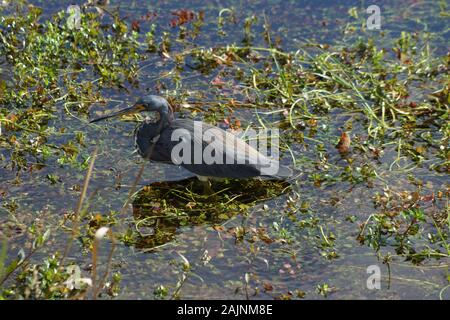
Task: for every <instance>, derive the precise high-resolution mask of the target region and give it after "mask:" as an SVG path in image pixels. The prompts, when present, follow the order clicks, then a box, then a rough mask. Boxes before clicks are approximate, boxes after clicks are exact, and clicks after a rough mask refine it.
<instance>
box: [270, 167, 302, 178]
mask: <svg viewBox="0 0 450 320" xmlns="http://www.w3.org/2000/svg"><path fill="white" fill-rule="evenodd" d="M301 174H302V172H300V171H298V170H295V169H293V168H291V167H288V166H284V165H281V164H280V166H279V168H278V172H277V173H276V174H273V175H268V176H266V177H267V178H269V179H276V180H286V181H288V182H290V181H294V180H296V179H297V178H298V177H299V176H300V175H301Z"/></svg>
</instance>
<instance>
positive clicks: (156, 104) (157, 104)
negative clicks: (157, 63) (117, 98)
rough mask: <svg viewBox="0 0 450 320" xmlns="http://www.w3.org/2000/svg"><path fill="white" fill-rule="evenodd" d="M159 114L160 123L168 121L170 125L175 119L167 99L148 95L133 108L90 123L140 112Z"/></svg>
mask: <svg viewBox="0 0 450 320" xmlns="http://www.w3.org/2000/svg"><path fill="white" fill-rule="evenodd" d="M143 111H145V112H157V113H158V114H159V117H160V121H163V122H165V121H167V122H168V123H170V122H171V121H172V119H173V112H172V108H171V107H170V105H169V103H168V102H167V100H166V99H164V98H163V97H160V96H155V95H147V96H143V97H141V98H139V100H138V101H136V103H135V104H134V105H132V106H131V107H128V108H125V109H122V110H119V111H117V112H114V113H112V114H110V115H107V116H103V117H100V118H97V119H94V120H91V121H90V122H91V123H92V122H97V121H100V120H105V119H108V118H113V117H117V116H122V115H128V114H134V113H138V112H143Z"/></svg>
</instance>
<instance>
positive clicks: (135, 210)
mask: <svg viewBox="0 0 450 320" xmlns="http://www.w3.org/2000/svg"><path fill="white" fill-rule="evenodd" d="M137 3H138V2H132V1H130V2H129V5H127V6H117V3H116V2H115V1H111V4H109V1H105V2H101V3H100V2H94V1H90V2H88V3H86V4H83V5H80V13H81V15H80V20H79V23H80V24H79V25H78V26H77V25H76V22H77V21H73V20H71V17H70V12H68V11H67V8H63V7H61V6H60V4H59V3H57V2H53V1H46V2H42V1H24V0H20V1H15V2H14V3H13V2H10V1H3V2H2V5H1V6H0V13H1V16H0V72H1V74H0V129H1V131H0V132H1V134H0V164H1V166H0V171H1V175H2V182H1V184H0V201H1V206H0V298H5V299H13V298H26V299H61V298H71V299H82V298H92V299H96V298H98V297H103V298H112V297H115V296H118V297H119V298H147V299H148V298H156V299H170V298H172V299H176V298H195V299H199V298H219V299H222V298H242V299H253V298H256V299H260V298H273V299H302V298H307V299H316V298H329V297H331V298H355V297H356V296H357V297H364V298H434V299H436V298H441V299H448V297H449V293H450V290H449V281H450V277H449V271H448V268H449V256H450V251H449V248H450V244H449V233H450V227H449V225H450V219H449V209H448V208H449V206H448V201H449V197H450V195H449V183H448V181H449V180H448V175H449V173H450V146H449V140H450V121H449V114H450V112H449V111H450V110H449V108H450V79H449V77H448V74H449V63H450V55H449V52H448V47H447V43H448V38H449V33H448V28H447V29H446V26H448V19H449V15H448V6H447V4H446V3H445V1H439V2H438V5H433V6H432V5H430V4H429V3H427V2H416V1H413V2H410V1H406V2H405V3H404V4H401V6H402V7H401V8H399V6H400V4H389V5H388V4H386V5H385V6H384V7H383V10H382V14H383V19H382V21H383V26H382V29H381V30H376V31H375V30H368V29H367V27H366V18H367V17H366V16H365V8H362V7H349V6H348V5H347V4H345V5H344V4H334V6H333V7H332V8H330V7H324V6H322V5H321V4H319V3H315V4H314V5H311V8H309V7H304V8H303V7H302V8H300V7H299V6H298V5H297V4H296V3H295V2H292V3H291V2H282V4H281V2H280V4H277V2H276V1H275V2H274V3H273V4H271V8H270V10H266V14H256V13H255V12H261V11H262V10H260V9H261V8H265V6H267V4H266V3H265V2H259V1H257V2H256V3H254V4H251V5H250V4H249V5H248V6H246V7H245V8H243V7H242V6H241V5H239V4H236V6H235V7H234V8H224V7H221V6H219V5H217V4H208V5H206V4H205V5H202V6H200V7H199V5H198V4H190V3H189V2H188V3H186V4H185V7H184V8H181V7H179V6H178V4H173V3H166V2H165V1H162V2H161V4H160V5H158V6H157V7H153V6H152V7H150V6H147V5H140V6H137V5H136V4H137ZM311 10H313V11H314V14H312V11H311ZM287 21H289V22H290V23H289V25H287V24H286V22H287ZM148 93H152V94H158V95H161V96H164V97H165V98H167V100H168V101H169V102H170V104H171V105H172V106H173V107H174V110H175V112H177V117H180V118H183V117H185V118H192V119H200V118H201V119H202V120H203V121H205V122H208V123H211V124H214V125H218V126H220V127H222V128H225V129H228V130H230V131H232V132H236V131H238V130H242V131H245V130H250V129H257V128H270V127H277V128H279V129H280V144H281V146H280V147H281V150H280V151H281V156H282V159H281V162H282V163H292V166H293V167H295V169H296V170H297V171H298V172H299V175H298V176H297V177H296V179H295V181H292V183H287V182H281V181H268V180H258V179H256V180H225V181H215V182H213V190H214V192H215V194H214V195H213V196H206V195H205V194H204V193H203V191H202V186H201V185H200V184H199V183H198V182H197V181H196V179H194V178H187V176H186V172H183V171H182V170H181V169H179V168H177V167H175V166H172V167H170V168H167V167H164V166H163V165H159V164H157V163H152V162H150V163H146V162H143V160H141V159H140V158H139V157H138V155H136V154H134V153H132V152H133V150H132V145H133V141H132V138H131V136H132V132H133V126H135V125H136V123H135V122H138V121H141V120H142V118H141V117H140V116H134V117H128V118H126V119H124V120H126V121H123V122H121V123H120V124H117V122H115V121H111V122H106V123H105V124H104V125H102V126H99V125H94V124H89V122H88V120H89V119H92V118H94V116H95V115H96V113H97V112H101V113H104V112H109V111H112V109H117V108H119V107H120V105H122V104H128V103H132V102H134V101H135V100H136V97H138V96H142V95H143V94H148ZM116 121H119V120H116ZM94 150H95V151H94ZM94 160H95V163H94ZM83 181H84V182H83ZM98 232H100V233H101V235H102V237H100V239H103V240H101V242H100V240H99V238H98V237H97V236H99V234H98ZM136 249H137V250H136ZM373 265H375V266H377V267H379V268H380V270H381V283H382V288H381V290H369V289H366V285H365V284H366V283H367V282H366V280H367V277H368V274H367V270H369V269H368V267H369V266H373ZM122 284H123V285H122Z"/></svg>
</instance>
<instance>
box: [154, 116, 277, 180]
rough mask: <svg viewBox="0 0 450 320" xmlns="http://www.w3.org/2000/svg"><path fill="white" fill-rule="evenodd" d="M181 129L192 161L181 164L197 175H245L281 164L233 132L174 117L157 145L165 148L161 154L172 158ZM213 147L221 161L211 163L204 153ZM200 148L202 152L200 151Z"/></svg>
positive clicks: (257, 174)
mask: <svg viewBox="0 0 450 320" xmlns="http://www.w3.org/2000/svg"><path fill="white" fill-rule="evenodd" d="M176 130H180V131H178V133H179V135H177V134H175V135H174V133H175V132H176ZM182 132H184V133H185V136H184V137H182V138H181V139H185V142H188V143H190V145H191V150H190V151H191V152H190V153H191V157H190V163H186V162H184V163H182V164H181V165H182V166H183V167H185V168H186V169H188V170H190V171H192V172H194V173H196V174H198V175H205V176H216V177H230V178H246V177H254V176H259V175H264V170H263V169H264V168H266V167H270V166H273V165H275V166H276V167H277V168H278V162H276V161H275V160H273V159H270V158H268V157H266V156H264V155H263V154H261V153H260V152H258V151H257V150H256V149H255V148H254V147H252V146H251V145H249V144H248V143H246V142H245V141H244V140H242V139H240V138H239V137H237V136H235V135H233V134H232V133H230V132H228V131H225V130H222V129H221V128H218V127H215V126H212V125H210V124H207V123H201V126H200V122H194V121H192V120H186V119H177V120H175V121H173V122H172V125H171V126H170V127H169V128H167V129H165V130H164V131H163V132H162V134H161V137H160V139H159V141H158V145H159V147H157V148H155V150H159V151H161V150H163V151H164V152H159V154H160V156H161V155H163V156H161V158H164V159H167V158H168V157H169V159H170V156H171V152H172V150H174V148H176V145H178V144H179V143H180V140H179V139H176V138H175V139H173V138H174V137H177V136H178V137H179V136H180V135H181V133H182ZM172 140H174V141H172ZM175 150H176V149H175ZM211 150H214V151H213V153H212V154H213V156H214V159H216V160H218V162H215V163H211V162H208V161H207V160H205V159H204V157H203V155H207V154H208V151H211ZM196 152H197V153H196ZM198 152H201V153H202V154H201V155H198ZM196 154H197V159H196V156H195V155H196ZM199 160H200V162H199ZM188 162H189V161H188ZM268 175H272V174H268ZM273 175H274V176H275V174H273Z"/></svg>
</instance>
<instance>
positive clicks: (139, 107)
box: [89, 104, 145, 123]
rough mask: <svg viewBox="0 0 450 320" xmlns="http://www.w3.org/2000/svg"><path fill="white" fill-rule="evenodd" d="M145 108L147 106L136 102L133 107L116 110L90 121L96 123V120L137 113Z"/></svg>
mask: <svg viewBox="0 0 450 320" xmlns="http://www.w3.org/2000/svg"><path fill="white" fill-rule="evenodd" d="M144 109H145V107H144V106H143V105H142V104H135V105H133V106H131V107H128V108H125V109H122V110H119V111H117V112H114V113H112V114H109V115H107V116H103V117H100V118H97V119H94V120H91V121H89V122H90V123H94V122H98V121H101V120H105V119H109V118H114V117H118V116H123V115H126V114H133V113H136V112H140V111H142V110H144Z"/></svg>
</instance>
